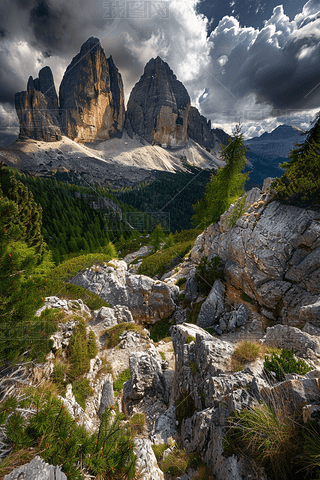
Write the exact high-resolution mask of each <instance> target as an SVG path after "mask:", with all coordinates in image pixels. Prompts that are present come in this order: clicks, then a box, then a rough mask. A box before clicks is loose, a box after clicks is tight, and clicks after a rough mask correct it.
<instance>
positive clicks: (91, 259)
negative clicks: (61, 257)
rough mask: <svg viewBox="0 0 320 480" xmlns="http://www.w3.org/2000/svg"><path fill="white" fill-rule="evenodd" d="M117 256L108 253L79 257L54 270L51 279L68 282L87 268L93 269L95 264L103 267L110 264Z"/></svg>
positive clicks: (63, 263) (61, 264)
mask: <svg viewBox="0 0 320 480" xmlns="http://www.w3.org/2000/svg"><path fill="white" fill-rule="evenodd" d="M115 256H116V253H115ZM115 256H114V255H110V254H108V252H106V253H100V254H99V253H88V254H87V255H79V256H77V257H74V258H71V259H69V260H66V261H64V262H62V263H60V265H58V266H57V267H56V268H54V269H53V270H52V272H51V277H52V278H53V279H58V280H68V279H70V278H71V277H73V276H74V275H77V273H79V272H80V271H82V270H84V269H85V268H91V267H92V265H93V264H94V265H103V264H104V263H108V261H109V260H112V259H113V258H115Z"/></svg>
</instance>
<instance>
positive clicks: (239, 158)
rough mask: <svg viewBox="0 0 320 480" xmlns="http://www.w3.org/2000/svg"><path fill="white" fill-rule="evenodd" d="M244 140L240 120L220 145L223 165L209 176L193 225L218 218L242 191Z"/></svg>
mask: <svg viewBox="0 0 320 480" xmlns="http://www.w3.org/2000/svg"><path fill="white" fill-rule="evenodd" d="M243 140H244V137H243V133H241V126H240V124H239V125H237V126H236V130H235V132H234V137H233V138H232V139H229V144H228V145H227V146H223V145H221V149H222V153H221V157H222V159H223V160H224V161H225V162H226V166H225V167H223V168H220V169H219V170H218V172H217V174H216V175H212V176H211V180H210V182H209V183H208V185H207V187H206V193H205V196H204V198H203V199H202V200H200V201H199V202H198V203H197V204H196V205H194V207H193V208H194V211H195V215H194V216H193V217H192V223H193V225H194V226H199V227H202V228H205V227H207V226H209V225H210V224H211V223H215V222H218V221H219V218H220V216H221V215H222V214H223V213H224V212H225V211H226V210H227V209H228V208H229V207H230V205H231V204H232V203H234V202H235V201H236V200H237V198H239V197H240V196H241V195H243V194H244V193H245V190H244V184H245V182H246V180H247V178H248V173H241V171H242V170H243V169H244V167H245V164H246V157H245V152H246V150H247V147H245V146H244V144H243Z"/></svg>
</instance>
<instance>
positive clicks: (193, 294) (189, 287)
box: [184, 268, 199, 302]
mask: <svg viewBox="0 0 320 480" xmlns="http://www.w3.org/2000/svg"><path fill="white" fill-rule="evenodd" d="M195 274H196V269H195V268H193V269H191V270H190V272H189V275H188V278H187V281H186V284H185V289H184V294H185V298H186V300H190V301H191V302H193V301H194V300H196V299H197V297H198V295H199V288H198V284H197V282H196V281H195Z"/></svg>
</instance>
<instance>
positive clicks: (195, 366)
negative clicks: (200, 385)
mask: <svg viewBox="0 0 320 480" xmlns="http://www.w3.org/2000/svg"><path fill="white" fill-rule="evenodd" d="M190 368H191V371H192V373H193V375H195V374H196V373H197V364H196V362H190Z"/></svg>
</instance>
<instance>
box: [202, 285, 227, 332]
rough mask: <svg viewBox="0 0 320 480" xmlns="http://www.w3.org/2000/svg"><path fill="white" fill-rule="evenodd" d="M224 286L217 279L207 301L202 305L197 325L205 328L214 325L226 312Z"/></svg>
mask: <svg viewBox="0 0 320 480" xmlns="http://www.w3.org/2000/svg"><path fill="white" fill-rule="evenodd" d="M224 291H225V289H224V286H223V284H222V282H221V280H219V279H217V280H216V281H215V282H214V284H213V286H212V289H211V292H210V293H209V295H208V297H207V299H206V301H205V302H204V303H203V304H202V305H201V310H200V313H199V316H198V321H197V324H198V325H199V327H202V328H205V327H210V326H211V325H213V324H214V323H215V322H216V321H217V320H218V318H219V316H220V315H221V314H222V313H223V311H224V298H223V297H224Z"/></svg>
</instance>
